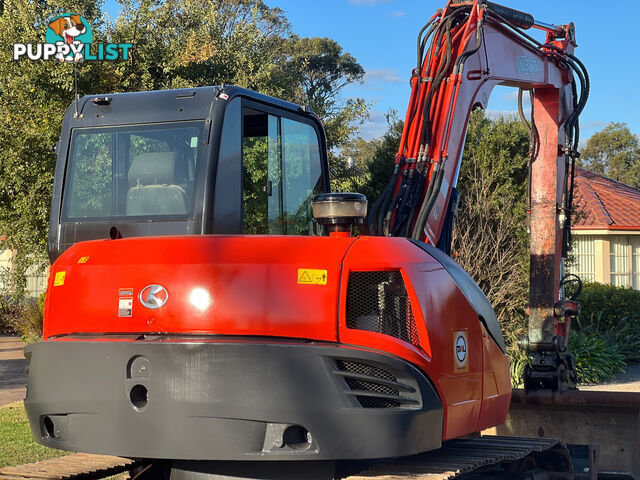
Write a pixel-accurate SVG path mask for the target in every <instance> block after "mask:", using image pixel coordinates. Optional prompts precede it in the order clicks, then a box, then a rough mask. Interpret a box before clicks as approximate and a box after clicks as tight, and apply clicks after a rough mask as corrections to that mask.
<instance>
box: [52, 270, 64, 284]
mask: <svg viewBox="0 0 640 480" xmlns="http://www.w3.org/2000/svg"><path fill="white" fill-rule="evenodd" d="M66 275H67V272H56V276H55V277H53V286H54V287H59V286H60V285H64V277H65V276H66Z"/></svg>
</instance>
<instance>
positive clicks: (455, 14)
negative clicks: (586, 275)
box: [369, 0, 589, 390]
mask: <svg viewBox="0 0 640 480" xmlns="http://www.w3.org/2000/svg"><path fill="white" fill-rule="evenodd" d="M532 26H535V27H537V28H540V29H543V30H546V32H547V33H546V40H545V42H544V43H541V42H538V41H537V40H535V39H534V38H533V37H531V36H529V35H528V34H526V33H525V32H524V31H523V29H525V28H529V27H532ZM429 41H430V43H429ZM575 45H576V43H575V30H574V26H573V24H571V23H570V24H568V25H564V26H555V25H549V24H546V23H543V22H536V21H535V19H534V18H533V17H532V16H531V15H529V14H526V13H523V12H519V11H517V10H512V9H510V8H507V7H503V6H501V5H497V4H494V3H491V2H483V1H480V0H476V1H474V2H453V1H451V2H449V3H448V4H447V6H446V7H445V8H444V9H443V10H441V11H439V12H438V13H436V14H435V15H434V16H433V17H432V18H431V19H430V20H429V22H428V23H427V24H426V25H425V26H424V27H423V28H422V30H420V33H419V35H418V41H417V65H416V68H415V69H414V70H413V72H412V77H411V87H412V90H411V97H410V101H409V106H408V108H407V114H406V119H405V124H404V130H403V133H402V137H401V141H400V147H399V149H398V153H397V154H396V158H395V170H394V174H393V177H392V178H391V180H390V182H389V184H388V186H387V188H386V190H385V191H384V193H383V195H382V196H381V197H380V199H379V200H378V202H376V204H375V205H374V206H373V208H372V209H371V211H370V214H369V228H370V230H371V232H372V233H374V234H378V235H387V236H409V237H411V238H413V239H415V240H420V241H424V242H427V243H431V244H433V245H436V246H438V247H439V248H440V249H441V250H443V251H445V252H447V253H449V251H450V243H451V230H452V227H453V218H454V216H455V211H456V208H457V204H458V200H459V193H458V192H457V190H456V188H455V187H456V184H457V181H458V175H459V171H460V162H461V158H462V151H463V148H464V140H465V133H466V130H467V125H468V123H469V118H470V114H471V111H472V110H473V109H474V108H478V107H480V108H486V107H487V102H488V99H489V95H490V94H491V91H492V90H493V88H494V87H495V86H497V85H506V86H511V87H518V88H519V89H520V90H521V91H522V90H528V91H529V92H530V95H531V109H532V114H531V118H530V120H527V119H524V118H523V119H524V121H525V122H527V125H528V127H529V129H530V132H531V157H530V164H529V168H530V175H529V198H528V205H529V214H530V233H531V245H530V252H531V263H530V265H531V270H530V271H531V274H530V279H531V290H530V297H529V312H530V313H529V315H530V317H529V335H528V342H525V343H527V346H528V349H529V350H530V351H531V352H532V355H533V357H534V358H533V362H532V363H533V370H532V371H529V370H528V371H527V379H526V384H527V387H528V388H551V389H553V390H557V389H564V388H571V387H575V367H574V362H573V359H572V357H571V356H570V355H569V354H567V353H566V352H565V350H566V343H567V340H568V324H569V320H570V317H571V316H572V315H575V314H576V313H577V304H576V303H575V302H573V301H563V302H561V301H560V299H559V293H558V292H559V291H560V287H561V281H562V276H563V274H562V270H563V259H564V258H565V257H566V254H567V251H568V249H569V245H570V239H569V234H570V230H569V227H570V218H571V201H572V198H571V192H572V187H573V166H574V160H575V158H576V155H577V146H578V140H579V133H578V116H579V114H580V112H581V111H582V109H583V108H584V106H585V103H586V100H587V95H588V90H589V84H588V75H587V72H586V69H585V67H584V65H583V64H582V63H581V62H580V61H579V60H578V59H577V58H576V57H575V56H574V55H573V51H574V47H575ZM576 79H577V80H576ZM578 85H579V87H578ZM578 92H579V93H578ZM520 99H521V95H520ZM520 111H521V112H522V108H520ZM523 116H524V115H523ZM549 362H551V363H549ZM550 364H551V365H553V368H549V365H550ZM538 367H539V368H538Z"/></svg>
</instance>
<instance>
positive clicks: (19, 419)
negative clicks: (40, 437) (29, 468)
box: [0, 402, 69, 468]
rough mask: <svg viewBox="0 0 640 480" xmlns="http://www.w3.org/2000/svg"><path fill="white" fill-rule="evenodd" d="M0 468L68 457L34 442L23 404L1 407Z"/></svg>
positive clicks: (63, 453) (60, 451)
mask: <svg viewBox="0 0 640 480" xmlns="http://www.w3.org/2000/svg"><path fill="white" fill-rule="evenodd" d="M0 438H1V439H2V441H1V442H0V468H2V467H7V466H12V465H22V464H23V463H31V462H38V461H40V460H47V459H49V458H56V457H61V456H63V455H68V454H69V453H68V452H63V451H62V450H54V449H52V448H48V447H43V446H41V445H38V444H37V443H35V442H34V441H33V437H32V436H31V428H29V421H28V419H27V414H26V413H25V410H24V406H23V405H22V402H19V403H18V402H16V403H12V404H9V405H7V406H4V407H0Z"/></svg>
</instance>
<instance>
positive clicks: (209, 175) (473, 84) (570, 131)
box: [25, 0, 589, 479]
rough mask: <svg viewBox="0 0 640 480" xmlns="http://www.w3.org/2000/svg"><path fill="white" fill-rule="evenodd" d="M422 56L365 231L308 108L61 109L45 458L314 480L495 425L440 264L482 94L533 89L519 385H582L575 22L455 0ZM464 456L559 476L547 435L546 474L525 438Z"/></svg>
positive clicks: (112, 99) (108, 101) (486, 325)
mask: <svg viewBox="0 0 640 480" xmlns="http://www.w3.org/2000/svg"><path fill="white" fill-rule="evenodd" d="M531 27H535V28H539V29H542V30H544V31H546V40H545V41H544V42H543V43H542V42H538V41H537V40H535V39H534V38H533V37H531V36H529V35H528V34H526V33H525V30H526V29H528V28H531ZM417 45H418V52H417V53H418V54H417V65H416V68H415V69H414V70H413V72H412V76H411V87H412V91H411V97H410V100H409V106H408V110H407V116H406V121H405V126H404V131H403V135H402V141H401V144H400V148H399V151H398V154H397V155H396V158H395V170H394V174H393V177H392V178H391V179H390V181H389V184H388V186H387V188H386V189H385V191H384V193H383V194H382V196H381V197H380V198H379V199H378V201H377V202H375V204H373V205H372V206H371V208H370V209H369V213H368V215H367V202H366V199H365V198H364V197H363V196H362V195H359V194H347V193H328V192H329V176H328V164H327V152H326V144H325V136H324V130H323V127H322V125H321V123H320V122H319V120H318V118H317V117H316V116H315V115H314V113H313V112H312V111H311V110H310V109H308V108H306V107H301V106H298V105H295V104H292V103H288V102H284V101H281V100H277V99H274V98H271V97H267V96H264V95H261V94H258V93H255V92H251V91H248V90H245V89H242V88H237V87H229V86H220V87H200V88H190V89H181V90H167V91H152V92H137V93H123V94H112V95H89V96H86V97H83V98H82V99H80V100H78V101H77V102H76V103H75V104H74V105H73V106H72V107H71V108H70V109H69V110H68V111H67V114H66V116H65V118H64V124H63V129H62V133H61V138H60V142H59V144H58V149H57V151H58V162H57V166H56V175H55V183H54V194H53V200H52V209H51V223H50V238H49V254H50V258H51V261H52V267H51V275H50V281H49V286H48V293H47V300H46V307H45V324H44V337H45V338H44V341H43V342H41V343H37V344H34V345H31V346H29V347H28V348H27V349H26V353H25V354H26V357H27V359H28V360H29V369H28V371H29V383H28V389H27V396H26V399H25V406H26V408H27V413H28V416H29V421H30V424H31V428H32V431H33V435H34V438H35V439H36V441H38V442H39V443H41V444H43V445H47V446H50V447H55V448H61V449H65V450H74V451H82V452H91V453H102V454H112V455H120V456H126V457H132V458H139V459H145V460H147V461H149V462H151V463H150V465H153V467H154V468H153V469H152V470H149V471H147V472H146V473H145V475H146V476H147V478H169V477H170V478H175V479H180V478H184V479H196V478H197V479H204V478H207V479H219V478H246V479H249V478H251V479H257V478H261V479H265V478H269V479H285V478H286V479H292V478H318V479H321V478H322V479H328V478H334V477H335V476H340V475H346V473H344V472H346V471H353V469H354V468H355V467H354V465H359V466H362V464H361V463H359V462H363V461H364V462H371V461H375V460H376V459H386V458H392V457H403V456H407V455H413V454H417V453H420V452H425V451H433V452H438V451H440V450H441V449H442V447H443V445H444V446H449V447H450V446H451V443H450V442H452V441H456V440H455V439H460V438H462V437H466V436H469V435H474V434H477V432H480V431H482V430H484V429H486V428H489V427H494V426H496V425H500V424H502V423H504V421H505V418H506V416H507V412H508V410H509V404H510V399H511V382H510V377H509V365H508V357H507V354H506V346H505V342H504V339H503V337H502V333H501V331H500V326H499V324H498V321H497V319H496V316H495V314H494V312H493V309H492V308H491V305H490V304H489V302H488V300H487V299H486V297H485V296H484V294H483V293H482V291H481V290H480V288H479V287H478V286H477V285H476V284H475V282H474V281H473V280H472V279H471V277H470V276H469V275H468V274H467V273H466V272H464V270H463V269H462V268H461V267H460V266H459V265H457V264H456V263H455V262H454V261H453V260H452V259H451V258H450V257H449V256H448V253H449V250H450V243H451V231H452V228H453V222H454V219H455V214H456V207H457V203H458V198H459V195H458V193H457V190H456V189H455V186H456V182H457V177H458V172H459V168H460V159H461V155H462V149H463V144H464V139H465V134H466V129H467V124H468V122H469V116H470V112H471V111H472V109H473V108H476V107H486V105H487V101H488V99H489V95H490V93H491V91H492V89H493V88H494V87H495V86H496V85H508V86H515V87H519V88H520V89H522V90H525V91H529V93H530V95H531V98H532V103H531V105H532V113H531V118H530V120H528V124H529V127H530V131H531V139H532V152H531V162H530V181H529V192H530V195H529V207H530V219H531V222H530V224H531V297H530V303H529V311H530V328H529V335H528V338H527V339H525V341H524V342H523V343H525V344H526V346H527V348H528V351H529V352H530V356H531V365H530V366H529V367H528V369H527V372H526V378H525V385H526V387H527V390H531V391H533V390H540V389H542V390H549V391H562V390H566V389H571V388H574V387H575V363H574V361H573V357H572V356H571V355H570V354H569V353H568V352H567V350H566V343H567V335H568V329H569V321H570V318H571V317H572V316H573V315H575V314H576V312H577V303H576V302H575V300H566V299H563V298H560V297H559V292H560V291H561V290H562V288H561V287H562V284H563V282H566V281H567V280H566V279H563V274H562V265H563V259H564V258H565V257H566V252H567V248H568V245H569V237H568V235H569V228H568V227H569V221H570V217H571V211H570V206H571V191H572V183H573V180H572V179H573V162H574V159H575V157H576V156H577V152H576V148H577V145H578V115H579V114H580V112H581V111H582V109H583V108H584V106H585V103H586V98H587V94H588V91H589V83H588V82H589V81H588V76H587V72H586V69H585V68H584V65H583V64H582V63H581V62H580V61H579V60H578V59H577V58H576V57H575V56H574V55H573V49H574V47H575V45H576V44H575V32H574V26H573V24H568V25H564V26H556V25H548V24H544V23H542V22H539V21H536V20H535V19H533V17H531V16H530V15H528V14H525V13H522V12H518V11H515V10H512V9H509V8H506V7H503V6H500V5H497V4H494V3H491V2H486V1H483V0H475V1H473V2H464V1H463V2H460V1H450V2H449V3H448V4H447V5H446V7H445V8H444V9H442V10H439V11H438V12H437V13H436V14H435V15H434V16H433V17H432V18H431V19H430V20H429V22H428V23H427V24H426V25H425V27H424V28H423V29H422V30H421V31H420V33H419V35H418V41H417ZM355 225H361V228H366V226H368V231H369V232H368V234H367V235H359V236H354V234H353V227H354V226H355ZM482 438H485V437H482ZM477 441H479V442H480V443H478V444H474V447H473V455H472V454H471V450H469V451H468V454H467V456H470V457H473V458H476V459H477V460H478V461H479V463H478V465H483V468H485V469H486V467H487V465H486V464H487V462H486V461H485V459H486V458H488V456H489V453H488V452H489V451H493V452H495V451H496V449H499V448H502V450H500V451H501V452H512V453H510V454H509V455H503V456H501V457H499V458H500V459H501V460H500V462H497V463H496V465H494V466H495V468H496V469H498V470H497V471H499V472H501V473H500V475H503V476H509V478H520V477H519V475H520V476H522V478H525V477H526V475H530V473H531V468H530V467H531V465H532V464H531V461H533V460H527V461H525V460H524V459H525V458H528V457H527V455H528V453H530V452H532V451H533V450H536V449H537V450H536V451H538V454H537V455H538V457H537V460H536V461H533V463H534V465H537V467H536V468H538V470H539V468H542V469H543V470H545V473H544V475H547V476H546V477H545V478H570V477H571V475H572V474H571V464H570V462H568V461H567V458H568V457H567V455H564V453H562V452H561V453H558V448H560V449H562V447H559V446H557V445H556V444H555V443H553V442H550V444H549V447H553V449H550V450H549V455H547V456H546V457H545V452H544V451H543V452H542V453H540V452H539V451H540V448H539V445H540V443H539V440H538V443H536V442H535V441H529V443H527V442H526V441H524V440H521V441H520V443H519V445H520V446H523V445H524V447H525V448H524V450H522V452H524V453H517V454H513V451H514V448H513V443H512V444H509V442H507V443H506V444H501V445H502V446H500V445H498V444H497V443H496V440H495V439H493V440H491V441H485V443H482V439H477ZM469 448H470V447H469ZM543 450H544V449H543ZM518 462H519V463H518ZM536 462H537V463H536ZM514 465H521V466H522V465H525V466H526V467H527V468H526V469H523V468H519V467H518V468H516V467H514ZM349 469H351V470H349ZM538 470H535V471H536V472H537V471H538ZM485 471H486V470H485ZM525 471H526V472H529V473H526V474H525ZM150 472H154V473H153V475H156V476H155V477H150V475H151V473H150ZM340 472H342V473H340ZM476 474H478V472H477V471H476ZM494 474H496V473H495V471H493V473H492V475H494ZM136 478H138V477H136ZM140 478H145V477H144V476H141V477H140ZM407 478H408V477H407ZM505 478H506V477H505ZM526 478H533V477H526Z"/></svg>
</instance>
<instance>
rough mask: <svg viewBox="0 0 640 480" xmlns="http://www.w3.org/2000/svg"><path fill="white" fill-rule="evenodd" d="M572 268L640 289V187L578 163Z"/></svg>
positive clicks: (590, 276)
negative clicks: (579, 165) (590, 169)
mask: <svg viewBox="0 0 640 480" xmlns="http://www.w3.org/2000/svg"><path fill="white" fill-rule="evenodd" d="M574 209H575V211H576V212H577V218H576V221H575V222H574V225H573V228H572V232H573V255H574V257H575V258H574V263H573V264H572V265H570V266H569V269H568V270H569V271H570V272H571V273H576V274H578V275H579V276H580V277H581V278H582V279H583V280H584V281H590V282H600V283H611V284H613V285H616V286H621V287H632V288H634V289H636V290H639V289H640V190H638V189H637V188H633V187H631V186H629V185H625V184H624V183H621V182H616V181H615V180H612V179H610V178H607V177H605V176H603V175H598V174H597V173H593V172H591V171H589V170H586V169H584V168H581V167H576V175H575V190H574Z"/></svg>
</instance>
